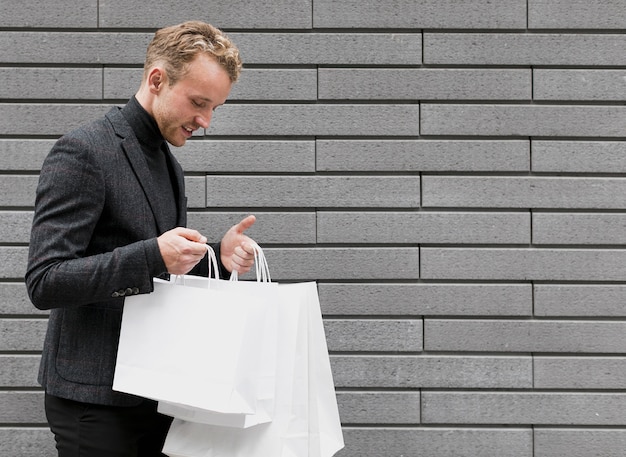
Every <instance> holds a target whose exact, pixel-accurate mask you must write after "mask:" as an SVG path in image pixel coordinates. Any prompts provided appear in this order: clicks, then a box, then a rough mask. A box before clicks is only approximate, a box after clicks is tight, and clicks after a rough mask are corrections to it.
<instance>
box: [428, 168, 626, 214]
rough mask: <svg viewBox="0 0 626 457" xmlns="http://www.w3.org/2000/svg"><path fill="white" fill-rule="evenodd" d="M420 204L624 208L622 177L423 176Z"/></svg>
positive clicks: (625, 190) (625, 189) (625, 193)
mask: <svg viewBox="0 0 626 457" xmlns="http://www.w3.org/2000/svg"><path fill="white" fill-rule="evenodd" d="M422 205H423V207H429V206H432V207H459V206H460V207H465V208H472V207H473V208H529V207H530V208H566V209H573V208H577V209H587V208H590V209H623V208H626V179H623V178H585V177H536V176H530V177H518V176H496V177H491V176H489V177H487V176H424V177H423V178H422Z"/></svg>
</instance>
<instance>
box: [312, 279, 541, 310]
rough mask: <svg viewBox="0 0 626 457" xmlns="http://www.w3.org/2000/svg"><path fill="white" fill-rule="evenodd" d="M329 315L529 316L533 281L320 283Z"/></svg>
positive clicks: (321, 300) (321, 301)
mask: <svg viewBox="0 0 626 457" xmlns="http://www.w3.org/2000/svg"><path fill="white" fill-rule="evenodd" d="M318 290H319V298H320V304H321V307H322V311H323V312H324V314H326V315H350V316H364V317H367V316H401V315H408V316H530V315H531V314H532V304H533V303H532V301H533V297H532V287H531V285H530V284H425V283H420V284H372V283H368V284H341V283H329V284H327V283H321V284H319V286H318Z"/></svg>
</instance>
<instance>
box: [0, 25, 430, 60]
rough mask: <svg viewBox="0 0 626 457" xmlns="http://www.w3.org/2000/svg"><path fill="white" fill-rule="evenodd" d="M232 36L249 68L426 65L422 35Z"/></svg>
mask: <svg viewBox="0 0 626 457" xmlns="http://www.w3.org/2000/svg"><path fill="white" fill-rule="evenodd" d="M229 36H230V37H231V38H232V40H233V41H234V42H235V43H236V44H237V46H238V47H239V49H240V51H241V54H242V56H243V60H244V62H245V64H246V65H250V64H262V65H271V64H275V65H314V64H317V65H421V64H422V34H421V33H348V32H342V33H316V32H313V33H281V32H276V33H230V34H229ZM0 37H1V35H0ZM296 49H297V52H294V50H296ZM0 55H1V54H0Z"/></svg>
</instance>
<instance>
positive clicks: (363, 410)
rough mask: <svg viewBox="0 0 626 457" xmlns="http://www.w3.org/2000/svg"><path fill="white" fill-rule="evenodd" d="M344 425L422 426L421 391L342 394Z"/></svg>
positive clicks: (341, 414)
mask: <svg viewBox="0 0 626 457" xmlns="http://www.w3.org/2000/svg"><path fill="white" fill-rule="evenodd" d="M337 404H338V406H339V415H340V416H341V423H342V424H375V423H379V422H383V423H386V424H419V422H420V394H419V392H349V393H348V392H340V393H338V394H337Z"/></svg>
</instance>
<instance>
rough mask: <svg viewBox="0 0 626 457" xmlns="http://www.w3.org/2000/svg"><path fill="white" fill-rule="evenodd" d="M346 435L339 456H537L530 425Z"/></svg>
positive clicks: (346, 432)
mask: <svg viewBox="0 0 626 457" xmlns="http://www.w3.org/2000/svg"><path fill="white" fill-rule="evenodd" d="M343 435H344V441H345V443H346V447H345V448H344V449H343V450H341V451H339V453H337V456H338V457H379V456H382V455H386V456H404V457H419V456H437V457H493V456H498V457H532V456H533V438H532V431H531V430H530V429H528V428H524V429H516V428H461V427H437V428H430V427H429V428H405V427H403V428H384V429H382V428H372V427H367V428H365V427H363V428H352V427H345V428H344V431H343ZM559 457H561V455H559ZM577 457H578V456H577ZM585 457H587V456H585Z"/></svg>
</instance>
